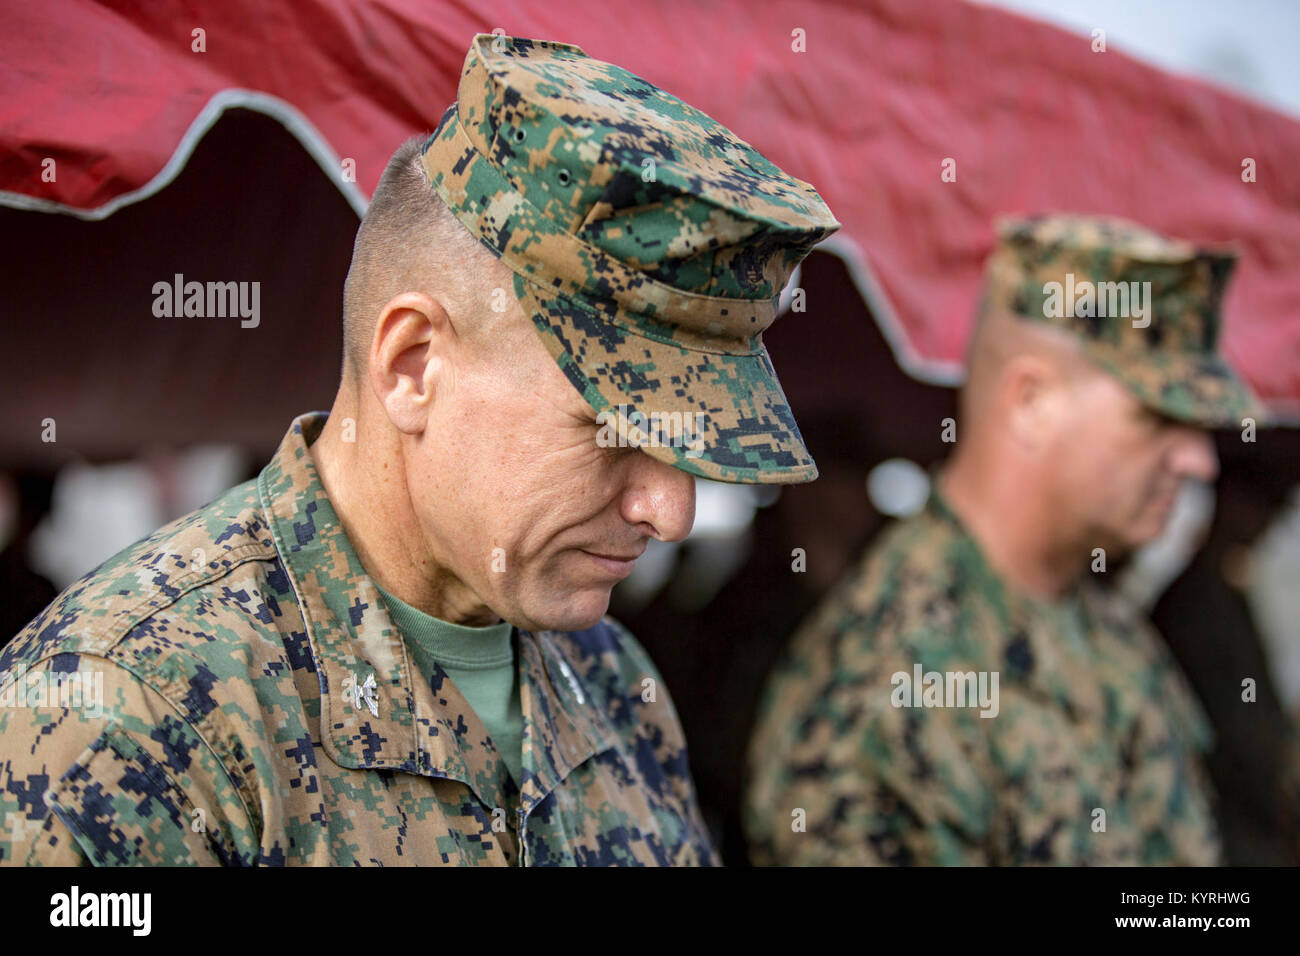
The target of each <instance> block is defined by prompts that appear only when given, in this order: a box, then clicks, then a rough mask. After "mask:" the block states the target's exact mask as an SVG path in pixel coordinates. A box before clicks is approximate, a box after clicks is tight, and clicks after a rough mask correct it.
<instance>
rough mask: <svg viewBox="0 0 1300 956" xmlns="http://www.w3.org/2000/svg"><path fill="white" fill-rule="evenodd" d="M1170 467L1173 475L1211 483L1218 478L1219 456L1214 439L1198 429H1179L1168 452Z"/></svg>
mask: <svg viewBox="0 0 1300 956" xmlns="http://www.w3.org/2000/svg"><path fill="white" fill-rule="evenodd" d="M1170 455H1171V457H1170V463H1169V464H1170V467H1171V468H1172V469H1173V471H1174V473H1175V474H1178V475H1181V476H1184V477H1188V478H1199V479H1200V480H1201V481H1204V482H1207V483H1208V482H1212V481H1214V479H1215V478H1217V477H1218V476H1219V454H1218V452H1216V451H1215V450H1214V438H1213V436H1211V434H1210V433H1209V432H1207V431H1203V430H1201V429H1199V428H1181V429H1179V435H1178V440H1177V442H1176V443H1175V444H1174V447H1173V449H1172V450H1171V452H1170Z"/></svg>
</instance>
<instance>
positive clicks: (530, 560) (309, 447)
mask: <svg viewBox="0 0 1300 956" xmlns="http://www.w3.org/2000/svg"><path fill="white" fill-rule="evenodd" d="M836 228H838V223H836V222H835V220H834V218H833V217H832V216H831V214H830V211H829V210H828V209H827V208H826V206H825V204H824V203H823V202H822V201H821V199H820V198H819V197H818V196H817V194H816V192H815V191H814V190H813V189H812V187H811V186H809V185H808V184H806V183H803V182H800V181H799V180H796V179H793V178H792V177H790V176H788V175H786V174H785V173H784V172H782V171H781V170H780V169H778V168H777V167H775V166H774V165H772V164H771V163H770V162H768V161H767V160H766V159H765V158H763V157H762V156H761V155H759V154H758V153H757V152H755V151H754V150H753V149H752V148H751V147H750V146H748V145H747V144H746V143H744V142H743V141H741V140H739V139H738V138H737V137H736V136H734V135H733V134H732V133H731V132H730V131H728V130H727V129H725V128H724V127H722V126H720V125H718V124H717V123H715V122H714V121H712V120H710V119H709V118H708V117H707V116H705V115H703V114H702V113H699V112H698V111H696V110H693V109H692V108H691V107H689V106H687V105H686V104H684V103H682V102H680V101H679V100H677V99H675V98H674V97H672V96H670V95H668V94H667V93H665V92H663V91H662V90H660V89H658V88H657V87H655V86H653V85H651V84H649V83H647V82H645V81H644V80H641V79H639V78H638V77H636V76H633V75H632V74H630V73H627V72H626V71H624V70H621V69H620V68H618V67H615V66H611V65H609V64H607V63H601V62H599V61H596V60H592V59H590V58H588V57H587V56H586V54H584V53H583V52H582V51H581V50H580V49H578V48H576V47H572V46H567V45H564V44H554V43H543V42H538V41H531V40H516V39H511V38H507V37H504V36H493V35H480V36H479V37H477V38H475V40H474V42H473V45H472V46H471V49H470V51H469V54H468V56H467V57H466V60H465V64H464V68H463V72H462V74H461V78H460V85H459V88H458V97H457V102H456V103H455V104H453V105H452V107H451V108H450V109H448V111H447V112H446V114H445V115H444V116H443V119H442V122H441V123H440V125H439V127H438V129H437V130H436V131H435V132H434V134H433V135H432V136H430V137H429V138H428V139H426V140H418V139H417V140H412V141H411V142H409V143H407V144H406V145H405V146H403V147H402V148H401V149H399V150H398V152H397V154H396V155H395V156H394V157H393V159H392V161H391V162H390V163H389V165H388V168H387V169H386V170H385V172H384V174H383V177H382V178H381V180H380V183H379V185H378V187H377V189H376V191H375V194H374V198H373V201H372V203H371V205H370V207H369V209H368V211H367V213H366V216H365V219H364V220H363V222H362V225H361V228H360V230H359V232H358V234H357V240H356V244H355V248H354V254H353V260H352V266H351V269H350V271H349V275H348V280H347V285H346V290H345V301H344V322H345V328H344V342H345V355H344V364H343V376H342V382H341V384H340V388H339V392H338V395H337V397H336V399H335V403H334V407H333V409H332V411H331V412H330V414H329V415H328V416H326V415H323V414H319V413H314V414H308V415H304V416H302V417H300V418H298V419H297V420H295V421H294V422H293V424H292V426H291V427H290V428H289V430H288V433H287V434H286V435H285V437H284V440H283V442H282V444H281V446H280V449H279V451H278V452H277V453H276V455H275V457H274V459H273V460H272V461H271V462H270V463H269V464H268V465H267V466H266V468H265V469H264V470H263V471H262V473H261V474H260V476H259V477H258V478H257V479H255V480H254V481H251V482H249V483H247V484H244V485H241V486H239V487H237V488H234V489H232V490H231V491H229V492H227V493H226V494H225V495H223V496H222V497H220V498H218V499H217V500H216V501H214V502H212V503H211V504H210V505H208V506H207V507H205V508H203V509H201V510H199V511H197V512H195V513H193V514H190V515H188V516H186V517H184V518H181V519H179V520H178V521H176V522H174V523H173V524H170V525H168V526H166V527H164V528H162V529H161V530H159V531H158V532H156V533H155V534H154V535H152V536H151V537H149V538H147V539H145V540H144V541H142V542H140V543H138V544H137V545H135V546H133V547H131V548H128V549H127V550H125V551H123V552H122V553H120V554H118V555H117V556H116V557H114V558H111V559H110V560H109V561H108V562H106V563H105V564H104V565H102V566H101V567H100V568H98V569H97V570H96V571H94V572H92V573H91V574H89V575H88V576H87V577H85V578H83V579H82V580H81V581H79V582H77V583H76V584H74V585H72V586H71V587H70V588H69V589H68V590H66V591H65V592H64V593H63V594H61V595H60V596H59V597H58V598H57V599H56V600H55V602H54V603H53V604H52V605H50V607H48V608H47V609H46V610H45V611H44V612H43V613H42V614H41V615H40V616H39V617H37V618H36V620H34V621H32V623H31V624H30V625H28V627H27V628H26V629H25V630H24V631H23V632H22V633H21V634H19V635H18V637H17V638H16V639H15V640H13V641H12V642H11V643H10V644H9V645H8V646H7V647H5V649H4V651H3V654H2V655H0V673H3V675H4V676H5V681H4V686H3V688H0V693H2V694H3V695H5V699H4V703H5V706H3V707H0V823H2V824H3V831H0V863H5V864H22V863H40V864H47V863H54V864H86V863H90V864H96V865H108V864H140V863H145V864H340V865H354V864H356V865H364V864H528V865H535V864H536V865H543V864H711V863H715V862H717V858H716V853H715V851H714V849H713V845H712V841H711V839H710V835H709V833H708V831H707V829H706V828H705V825H704V823H703V821H702V819H701V816H700V812H699V808H698V805H697V801H696V795H695V791H694V786H693V784H692V780H691V774H690V770H689V765H688V761H687V753H686V745H685V741H684V740H683V737H682V731H681V726H680V724H679V722H678V719H677V714H676V711H675V709H674V707H673V703H672V699H671V697H670V696H669V694H668V690H667V688H666V687H664V686H663V681H662V679H661V678H660V676H659V674H658V672H657V671H656V669H655V667H654V665H653V664H652V663H651V661H650V660H649V658H648V657H647V655H646V654H645V652H644V651H643V650H642V648H641V647H640V645H639V644H638V643H637V642H636V641H635V640H634V639H633V638H632V636H631V635H630V634H628V633H627V632H626V631H625V630H624V629H622V628H621V627H620V626H619V625H618V624H617V623H616V622H615V621H613V620H612V619H609V618H607V617H605V616H604V615H605V612H606V610H607V608H608V604H609V596H610V590H611V588H613V586H614V584H615V583H616V582H617V581H618V580H620V579H622V578H625V577H626V576H627V575H628V574H630V573H631V571H632V568H633V566H634V563H635V561H636V559H637V557H638V556H639V555H640V554H641V552H642V551H643V550H644V549H645V547H646V544H647V542H648V541H649V540H650V539H651V538H654V539H659V540H666V541H671V540H679V539H681V538H684V537H685V536H686V534H687V533H688V532H689V531H690V528H691V523H692V520H693V516H694V507H695V497H694V481H695V476H704V477H708V478H713V479H717V480H721V481H728V482H746V483H760V482H762V483H782V482H800V481H811V480H812V479H813V478H815V477H816V474H817V472H816V468H815V466H814V464H813V462H812V459H811V458H810V457H809V455H808V452H807V450H806V449H805V448H804V446H803V440H802V438H801V437H800V435H799V431H798V428H797V427H796V425H795V422H794V418H793V417H792V415H791V413H790V409H789V408H788V406H787V403H786V400H785V396H784V395H783V393H782V391H781V387H780V385H779V383H778V382H777V379H776V376H775V373H774V371H773V369H772V365H771V362H770V361H769V359H768V356H767V352H766V350H765V349H764V347H763V344H762V340H761V338H760V333H761V332H762V331H763V329H764V328H766V327H767V326H768V325H770V324H771V322H772V321H773V320H774V319H775V317H776V303H777V298H778V296H779V293H780V292H781V290H782V287H783V286H784V285H785V283H786V280H787V279H788V277H789V275H790V274H791V272H792V270H793V269H794V267H795V266H796V265H797V264H798V262H799V261H800V260H801V259H802V258H803V257H804V256H805V255H806V254H807V252H808V251H809V249H811V247H812V246H813V245H815V244H816V243H817V242H818V241H820V240H821V239H822V238H824V237H825V236H827V235H828V234H830V233H831V232H833V231H834V230H835V229H836ZM309 354H311V353H310V350H307V351H305V352H304V353H303V355H304V356H305V355H309ZM285 359H286V361H291V360H295V359H297V360H301V356H292V357H291V356H286V357H285Z"/></svg>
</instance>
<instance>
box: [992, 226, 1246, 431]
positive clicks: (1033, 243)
mask: <svg viewBox="0 0 1300 956" xmlns="http://www.w3.org/2000/svg"><path fill="white" fill-rule="evenodd" d="M1235 263H1236V256H1235V253H1233V252H1231V251H1229V250H1225V249H1210V248H1205V247H1200V246H1196V245H1193V244H1192V243H1190V242H1185V241H1183V240H1181V239H1170V238H1167V237H1165V236H1162V235H1160V234H1159V233H1156V232H1152V231H1151V230H1149V229H1145V228H1143V227H1142V226H1139V225H1136V224H1134V223H1131V222H1127V221H1125V220H1122V219H1114V218H1108V217H1101V216H1084V215H1075V214H1053V215H1044V216H1038V217H1035V218H1030V219H1014V220H1006V221H1004V222H1002V223H999V226H998V241H997V246H996V248H995V249H994V251H993V254H992V255H991V256H990V257H989V261H988V263H987V266H986V283H985V287H984V297H983V304H982V306H981V311H982V312H987V311H990V310H1001V311H1004V312H1010V313H1012V314H1013V315H1016V316H1018V317H1021V318H1026V319H1032V320H1035V321H1039V322H1047V323H1048V324H1050V325H1052V326H1054V327H1056V328H1061V329H1065V330H1067V331H1069V332H1071V333H1073V334H1074V335H1075V336H1076V337H1077V338H1078V339H1079V340H1080V341H1081V342H1082V343H1083V347H1084V350H1085V352H1086V353H1087V355H1088V357H1089V358H1090V359H1091V360H1092V361H1093V362H1095V363H1096V364H1097V365H1098V366H1099V367H1100V368H1102V369H1103V370H1104V371H1106V372H1109V373H1110V374H1111V375H1114V376H1115V377H1116V378H1118V379H1119V380H1120V381H1121V382H1123V383H1124V384H1125V385H1126V386H1127V387H1128V388H1129V389H1130V390H1131V391H1132V392H1133V393H1134V394H1135V395H1136V396H1137V397H1138V398H1139V399H1140V400H1141V401H1142V402H1144V403H1145V404H1146V405H1148V406H1150V407H1151V408H1154V409H1155V410H1156V411H1158V412H1160V413H1162V414H1164V415H1168V416H1169V417H1171V418H1175V419H1178V420H1179V421H1185V422H1190V423H1192V424H1196V425H1202V426H1205V427H1222V426H1240V424H1241V420H1242V419H1243V418H1247V417H1249V418H1253V419H1255V420H1256V421H1257V422H1258V421H1260V419H1262V418H1263V410H1262V409H1261V408H1260V406H1259V405H1258V403H1257V402H1256V400H1255V398H1254V397H1253V396H1252V395H1251V393H1250V390H1249V389H1248V388H1247V387H1246V386H1245V385H1244V384H1243V383H1242V381H1241V380H1240V379H1239V378H1238V377H1237V375H1236V374H1235V373H1234V372H1233V371H1232V369H1231V367H1230V366H1229V365H1228V363H1227V362H1226V361H1224V359H1223V357H1222V356H1221V355H1220V354H1219V353H1218V351H1217V344H1218V340H1219V328H1220V325H1221V316H1220V311H1221V307H1222V302H1223V295H1224V290H1225V288H1226V286H1227V282H1228V277H1229V275H1230V274H1231V273H1232V269H1233V266H1234V265H1235ZM1148 282H1149V283H1150V286H1149V290H1150V297H1149V300H1148V299H1147V297H1146V295H1145V289H1146V288H1147V287H1145V286H1143V285H1141V283H1148ZM1050 283H1057V284H1058V287H1059V291H1058V288H1051V287H1050V286H1049V284H1050ZM1085 283H1087V284H1088V285H1089V286H1091V287H1092V290H1091V291H1090V292H1083V293H1082V294H1079V293H1076V294H1075V295H1073V296H1070V295H1069V292H1068V290H1069V289H1075V290H1083V289H1084V288H1085V287H1084V284H1085ZM1131 283H1139V285H1137V286H1132V285H1130V284H1131ZM1067 284H1068V286H1067ZM1103 284H1105V285H1104V286H1103ZM1134 290H1137V291H1138V292H1139V294H1141V295H1142V297H1143V301H1145V302H1146V304H1147V305H1148V306H1149V312H1148V313H1147V314H1146V315H1141V316H1138V315H1136V314H1134V313H1135V311H1136V310H1135V307H1134V298H1133V297H1132V294H1131V293H1132V292H1133V291H1134ZM1062 306H1064V308H1062Z"/></svg>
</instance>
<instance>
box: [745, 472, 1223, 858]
mask: <svg viewBox="0 0 1300 956" xmlns="http://www.w3.org/2000/svg"><path fill="white" fill-rule="evenodd" d="M917 663H919V664H920V665H921V667H922V671H923V672H925V671H936V672H940V673H942V672H951V671H960V672H979V671H985V672H999V680H998V693H997V703H998V708H997V712H996V714H995V715H994V716H989V717H982V716H980V713H981V711H980V708H978V707H965V708H956V707H954V708H948V707H919V708H918V707H896V706H894V704H893V702H892V701H891V695H892V694H893V693H894V691H895V689H896V686H897V685H895V683H894V681H893V675H894V674H896V673H898V672H900V671H901V672H904V673H906V674H908V675H914V665H916V664H917ZM990 712H991V711H990ZM1211 742H1212V731H1211V730H1210V727H1209V724H1208V722H1207V721H1206V719H1205V717H1204V714H1203V713H1202V711H1201V709H1200V706H1199V704H1198V703H1197V701H1196V699H1195V697H1194V696H1193V694H1192V692H1191V690H1190V688H1189V687H1188V686H1187V685H1186V683H1185V682H1184V679H1183V677H1182V675H1181V673H1180V672H1179V670H1178V668H1177V665H1176V664H1175V663H1174V661H1173V660H1172V658H1171V657H1170V656H1169V654H1168V651H1167V650H1166V649H1165V648H1164V647H1163V645H1162V644H1161V642H1160V639H1159V637H1158V636H1157V635H1155V633H1154V632H1153V631H1152V630H1151V628H1150V627H1149V625H1148V624H1146V623H1145V622H1144V621H1143V620H1142V618H1141V617H1140V616H1139V615H1138V614H1137V613H1136V612H1135V611H1133V610H1132V609H1130V608H1128V607H1126V606H1125V605H1124V604H1123V603H1121V601H1120V600H1119V598H1118V597H1117V596H1115V595H1111V594H1109V593H1107V592H1105V591H1103V590H1101V589H1100V588H1099V587H1098V586H1096V585H1095V584H1093V583H1092V582H1091V581H1084V582H1081V584H1080V586H1079V588H1078V589H1077V591H1075V592H1074V593H1072V594H1071V595H1070V596H1069V598H1068V599H1066V600H1063V601H1061V602H1059V603H1052V604H1048V603H1045V602H1041V601H1037V600H1034V599H1031V598H1029V597H1027V596H1025V595H1022V594H1019V593H1015V592H1013V591H1012V590H1011V589H1010V588H1008V587H1007V586H1005V585H1004V584H1003V582H1002V581H1001V580H999V578H998V576H997V575H996V574H995V573H994V571H993V570H992V569H991V568H990V566H989V565H988V563H987V562H986V560H985V559H984V557H983V556H982V554H981V552H980V549H979V547H978V545H977V544H976V543H975V541H974V539H973V538H972V537H971V536H970V535H969V534H968V533H967V532H966V531H965V530H964V529H963V527H962V526H961V524H960V523H959V522H958V520H957V518H956V517H955V516H954V515H953V513H952V512H951V511H950V510H949V508H948V507H947V505H946V504H945V503H944V502H943V501H942V499H941V498H940V497H939V496H938V495H937V494H935V495H932V497H931V499H930V501H929V503H928V504H927V506H926V508H925V509H924V510H923V511H922V512H921V513H920V514H918V515H915V516H913V517H912V518H910V519H907V520H906V521H903V522H900V523H898V524H896V525H894V526H893V527H891V528H890V529H888V530H887V531H886V532H885V533H884V534H883V536H882V537H881V539H880V540H879V541H878V543H877V544H876V545H875V546H874V547H873V548H871V549H870V551H869V552H868V554H867V556H866V557H865V559H864V560H863V562H862V563H861V565H860V566H859V567H857V568H855V569H854V570H853V571H852V572H851V573H850V574H849V575H848V576H847V577H846V578H845V579H844V580H843V581H842V582H841V583H840V584H839V585H838V586H837V587H836V589H835V590H834V592H833V593H832V594H831V595H830V597H829V598H828V600H827V601H826V602H825V603H824V604H823V605H822V606H821V607H820V608H819V609H818V611H817V612H816V613H815V614H814V615H813V616H812V617H811V618H810V619H809V620H808V621H807V622H806V623H805V625H804V626H803V627H802V628H801V629H800V631H799V633H798V634H797V635H796V636H795V638H794V641H793V643H792V645H791V648H790V650H789V651H788V652H787V657H786V659H785V660H784V661H783V663H782V664H781V665H780V666H779V667H778V669H777V670H776V671H775V672H774V674H773V676H772V678H771V680H770V682H769V684H768V686H767V688H766V689H765V692H764V696H763V699H762V703H761V705H760V712H759V719H758V727H757V730H756V733H755V735H754V737H753V739H752V741H751V745H750V752H749V767H750V780H749V783H748V787H747V792H746V798H745V807H744V823H745V828H746V832H747V836H748V838H749V840H750V848H751V855H752V858H753V860H754V862H755V863H759V864H783V865H809V864H811V865H816V864H822V865H828V864H849V865H854V864H856V865H863V864H896V865H906V864H938V865H971V864H976V865H1026V864H1039V863H1041V864H1074V865H1101V864H1128V865H1148V864H1186V865H1202V864H1204V865H1209V864H1214V863H1216V862H1217V861H1218V859H1219V836H1218V831H1217V828H1216V824H1215V821H1214V817H1213V815H1212V812H1211V806H1210V799H1211V796H1210V790H1209V783H1208V777H1207V776H1206V774H1205V773H1204V771H1203V769H1202V767H1201V763H1200V751H1203V750H1205V749H1207V748H1208V747H1209V746H1210V744H1211ZM800 809H801V810H803V811H804V813H805V817H804V822H805V824H806V829H805V830H804V831H803V832H799V830H798V829H797V824H798V823H799V817H798V814H797V811H798V810H800ZM1098 810H1101V811H1104V813H1105V817H1104V823H1105V830H1104V832H1097V831H1095V830H1094V826H1095V825H1096V821H1100V820H1101V819H1102V818H1101V816H1100V815H1099V814H1098V813H1097V812H1096V811H1098Z"/></svg>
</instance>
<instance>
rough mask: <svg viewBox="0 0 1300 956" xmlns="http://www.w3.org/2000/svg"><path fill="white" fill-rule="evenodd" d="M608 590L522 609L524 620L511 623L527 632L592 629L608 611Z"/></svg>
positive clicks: (583, 591)
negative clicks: (525, 615) (525, 613)
mask: <svg viewBox="0 0 1300 956" xmlns="http://www.w3.org/2000/svg"><path fill="white" fill-rule="evenodd" d="M611 590H612V588H595V589H586V590H581V591H574V592H572V594H570V595H569V596H568V598H567V599H565V600H558V601H552V602H548V606H546V607H539V608H535V609H526V610H527V611H528V615H527V617H528V619H527V620H526V621H523V622H518V621H516V622H514V623H516V624H518V625H519V626H520V627H522V628H524V629H525V630H528V631H533V632H537V631H585V630H587V629H588V628H591V627H595V626H596V624H598V623H599V622H600V620H601V618H603V617H604V616H605V614H606V613H607V612H608V611H609V595H610V591H611Z"/></svg>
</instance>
